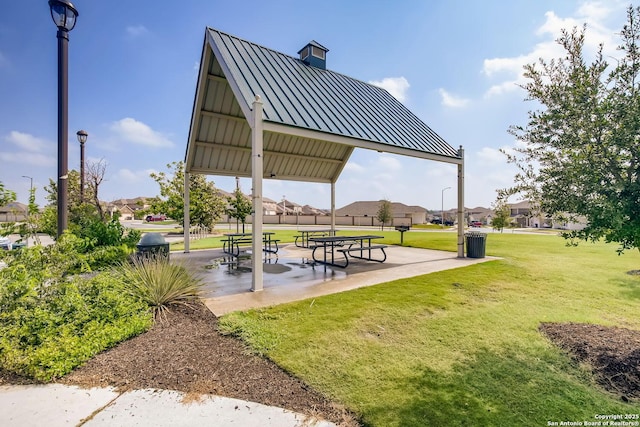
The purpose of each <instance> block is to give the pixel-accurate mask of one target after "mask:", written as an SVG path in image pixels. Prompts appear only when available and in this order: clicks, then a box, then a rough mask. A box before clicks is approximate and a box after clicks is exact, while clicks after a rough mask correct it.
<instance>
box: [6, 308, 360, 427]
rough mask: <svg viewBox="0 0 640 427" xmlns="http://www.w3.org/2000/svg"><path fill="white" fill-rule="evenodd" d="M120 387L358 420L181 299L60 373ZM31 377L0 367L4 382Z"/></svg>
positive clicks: (344, 422)
mask: <svg viewBox="0 0 640 427" xmlns="http://www.w3.org/2000/svg"><path fill="white" fill-rule="evenodd" d="M58 382H59V383H62V384H68V385H78V386H81V387H86V388H90V387H108V386H112V387H116V388H118V389H119V390H121V391H125V390H132V389H144V388H156V389H167V390H178V391H182V392H185V393H187V398H188V399H194V400H197V399H198V397H199V396H200V395H203V394H215V395H220V396H227V397H233V398H237V399H245V400H249V401H252V402H258V403H262V404H265V405H273V406H278V407H281V408H285V409H289V410H292V411H296V412H299V413H302V414H306V415H311V416H315V417H318V418H323V419H326V420H329V421H332V422H334V423H337V424H339V425H341V426H357V425H358V423H357V422H356V421H355V417H354V416H353V415H352V414H350V413H349V412H348V411H347V410H346V409H345V408H343V407H341V406H339V405H337V404H334V403H333V402H331V401H330V400H329V399H327V398H326V397H324V396H323V395H321V394H320V393H318V392H316V391H315V390H313V389H311V388H310V387H309V386H308V385H306V384H305V383H304V382H302V381H301V380H299V379H297V378H295V377H293V376H292V375H290V374H288V373H287V372H285V371H284V370H282V369H281V368H280V367H278V366H277V365H276V364H275V363H273V362H271V361H270V360H267V359H265V358H262V357H258V356H255V355H252V354H250V353H249V351H248V349H247V348H246V346H245V345H244V344H243V343H242V342H241V341H240V340H238V339H236V338H233V337H229V336H224V335H221V334H220V333H219V332H218V330H217V318H216V317H215V316H214V315H213V313H211V311H210V310H209V309H207V308H206V307H205V306H204V305H203V304H202V303H195V304H193V305H191V306H184V305H178V306H174V307H172V308H171V311H170V312H169V313H168V314H167V315H166V317H165V318H164V319H163V320H158V321H157V322H156V324H155V325H154V326H153V327H152V328H151V329H150V330H149V331H148V332H146V333H144V334H141V335H139V336H137V337H134V338H132V339H130V340H128V341H125V342H123V343H121V344H119V345H118V346H116V347H114V348H112V349H110V350H108V351H105V352H103V353H101V354H99V355H97V356H96V357H94V358H93V359H91V360H89V361H88V362H87V363H86V364H85V365H84V366H82V367H80V368H78V369H76V370H75V371H73V372H71V373H70V374H69V375H67V376H65V377H64V378H62V379H60V380H59V381H58ZM3 383H5V384H27V383H33V381H29V380H27V379H24V378H20V377H17V376H15V375H11V374H9V373H7V372H2V371H1V370H0V385H1V384H3Z"/></svg>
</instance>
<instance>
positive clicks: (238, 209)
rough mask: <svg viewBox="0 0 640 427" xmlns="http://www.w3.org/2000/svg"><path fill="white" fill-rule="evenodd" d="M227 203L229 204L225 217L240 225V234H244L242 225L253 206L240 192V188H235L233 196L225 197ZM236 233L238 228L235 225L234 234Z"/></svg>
mask: <svg viewBox="0 0 640 427" xmlns="http://www.w3.org/2000/svg"><path fill="white" fill-rule="evenodd" d="M227 201H228V202H229V206H230V207H229V208H227V215H229V216H230V217H231V218H235V219H237V220H238V221H240V222H241V223H242V232H243V233H244V224H245V221H246V219H247V217H248V216H249V215H251V212H253V204H252V203H251V200H250V199H248V198H247V197H246V196H245V195H244V194H243V193H242V190H240V187H237V188H236V189H235V191H234V192H233V196H229V197H227ZM237 231H238V226H237V225H236V232H237Z"/></svg>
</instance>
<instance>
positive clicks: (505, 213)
mask: <svg viewBox="0 0 640 427" xmlns="http://www.w3.org/2000/svg"><path fill="white" fill-rule="evenodd" d="M493 212H494V215H493V217H492V218H491V227H493V229H494V230H500V232H501V233H502V230H503V229H504V228H505V227H509V226H510V225H511V209H510V208H509V205H507V204H506V203H505V202H504V201H503V200H498V201H497V202H496V203H495V205H494V207H493Z"/></svg>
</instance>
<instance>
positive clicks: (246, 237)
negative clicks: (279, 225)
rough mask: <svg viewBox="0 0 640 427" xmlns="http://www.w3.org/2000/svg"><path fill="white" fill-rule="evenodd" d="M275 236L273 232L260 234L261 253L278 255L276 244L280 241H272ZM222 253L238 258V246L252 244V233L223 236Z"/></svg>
mask: <svg viewBox="0 0 640 427" xmlns="http://www.w3.org/2000/svg"><path fill="white" fill-rule="evenodd" d="M274 234H276V233H274V232H273V231H265V232H264V233H262V251H263V252H270V253H274V254H276V253H278V242H279V241H280V240H276V239H273V238H272V236H273V235H274ZM223 236H224V237H225V238H224V239H223V240H222V251H223V252H224V253H226V254H228V255H231V256H234V257H238V256H240V245H247V244H250V243H252V242H253V235H252V233H228V234H224V235H223Z"/></svg>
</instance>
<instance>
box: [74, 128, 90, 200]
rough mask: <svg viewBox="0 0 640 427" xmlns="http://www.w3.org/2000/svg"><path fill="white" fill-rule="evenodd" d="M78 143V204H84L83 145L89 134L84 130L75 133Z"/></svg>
mask: <svg viewBox="0 0 640 427" xmlns="http://www.w3.org/2000/svg"><path fill="white" fill-rule="evenodd" d="M76 135H77V136H78V142H79V143H80V204H82V203H84V143H85V142H87V137H88V136H89V134H88V133H87V131H86V130H79V131H78V132H76Z"/></svg>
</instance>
